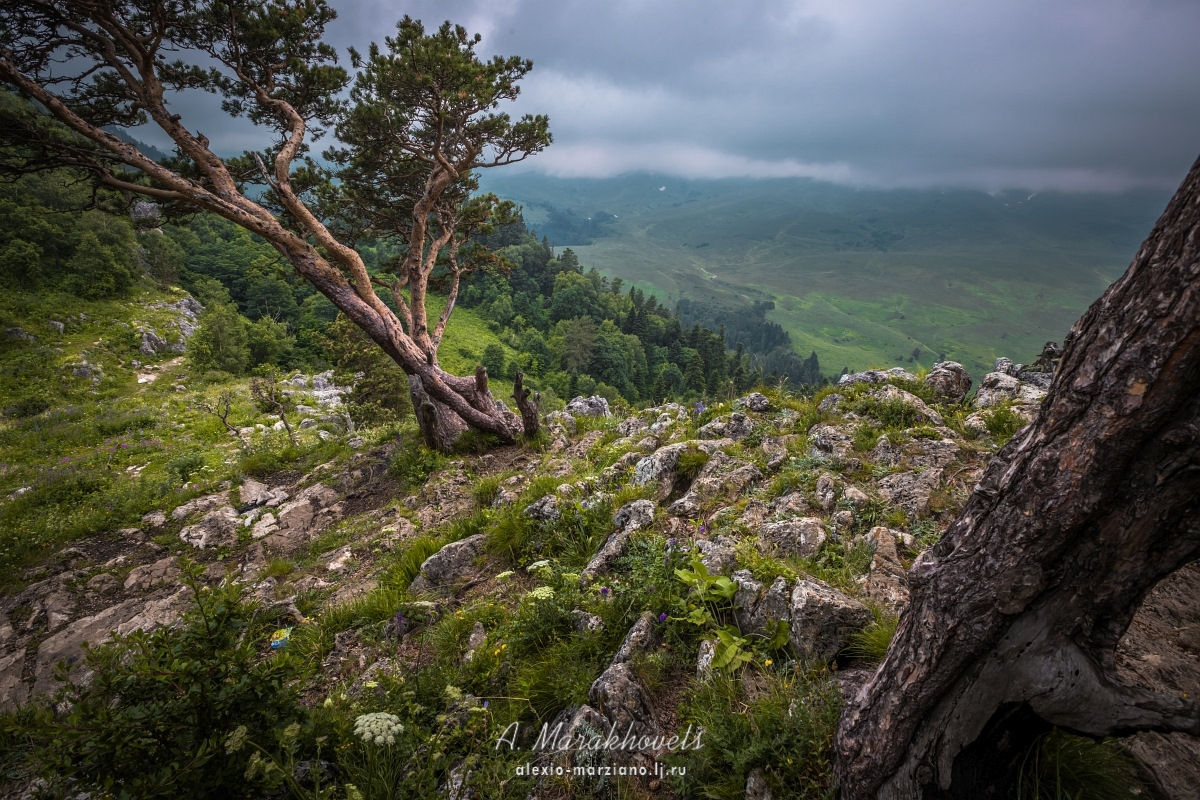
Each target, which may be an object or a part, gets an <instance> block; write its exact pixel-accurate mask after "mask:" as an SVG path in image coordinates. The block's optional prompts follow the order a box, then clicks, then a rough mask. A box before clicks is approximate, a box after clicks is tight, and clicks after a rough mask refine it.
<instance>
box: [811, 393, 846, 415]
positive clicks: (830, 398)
mask: <svg viewBox="0 0 1200 800" xmlns="http://www.w3.org/2000/svg"><path fill="white" fill-rule="evenodd" d="M845 399H846V396H845V395H841V394H838V393H836V392H834V393H833V394H829V395H825V397H824V398H823V399H822V400H821V402H820V403H818V404H817V413H818V414H833V413H835V412H836V411H837V410H838V406H840V405H841V404H842V402H843V401H844V400H845Z"/></svg>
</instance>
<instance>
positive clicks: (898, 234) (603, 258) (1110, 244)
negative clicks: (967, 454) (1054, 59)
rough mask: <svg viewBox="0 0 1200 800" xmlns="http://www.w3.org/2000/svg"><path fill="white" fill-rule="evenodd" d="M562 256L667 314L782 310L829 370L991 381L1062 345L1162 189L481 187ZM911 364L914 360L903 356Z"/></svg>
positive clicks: (636, 179)
mask: <svg viewBox="0 0 1200 800" xmlns="http://www.w3.org/2000/svg"><path fill="white" fill-rule="evenodd" d="M484 188H485V189H486V190H489V191H494V192H496V193H497V194H499V195H501V196H503V197H508V198H511V199H513V200H515V201H517V202H518V203H519V204H521V205H522V206H523V208H524V214H525V219H526V221H527V222H528V223H529V225H530V227H532V228H534V229H536V231H537V232H538V235H539V236H542V235H545V236H546V237H547V238H548V239H549V241H550V242H551V243H552V244H553V245H555V246H570V247H572V248H573V249H574V250H575V251H576V252H577V253H578V254H579V258H580V261H581V262H582V263H583V264H584V265H586V266H589V267H591V266H595V267H596V268H597V269H599V270H600V271H601V272H603V273H605V274H609V275H614V276H619V277H622V278H624V279H625V280H627V281H631V282H633V283H635V284H636V285H638V286H640V287H643V288H644V289H646V290H648V291H654V292H656V293H657V294H658V295H659V296H660V297H665V298H667V299H668V302H669V303H672V304H673V303H674V302H677V301H678V300H679V299H680V298H681V297H686V298H688V299H691V300H713V301H722V300H723V301H726V302H729V301H737V302H738V303H741V304H744V303H746V302H747V301H768V300H769V301H773V302H775V304H776V308H775V310H774V311H772V312H770V315H769V318H770V319H772V320H774V321H776V322H778V323H779V324H780V325H782V326H783V327H784V329H786V330H787V331H788V332H789V333H790V334H791V336H792V339H793V341H794V343H795V346H796V350H797V351H798V352H800V353H807V352H809V351H810V350H813V351H816V352H817V353H818V354H819V356H820V358H821V362H822V364H823V366H825V368H826V370H827V371H828V370H829V369H830V368H833V369H835V370H836V369H840V368H841V367H843V366H845V367H847V368H849V369H852V370H853V369H860V368H864V367H866V366H869V365H872V364H879V363H886V362H905V363H913V364H923V365H926V366H928V365H930V364H932V363H933V362H934V361H937V360H939V359H941V358H943V357H944V358H951V359H954V360H958V361H962V362H963V363H965V364H967V366H968V367H969V368H970V369H971V370H972V371H973V372H976V373H979V372H980V371H986V369H987V368H989V367H990V366H991V362H992V361H993V360H994V359H995V358H996V357H997V356H998V355H1001V354H1002V351H1003V352H1013V351H1017V352H1034V353H1036V352H1038V351H1040V349H1041V345H1042V344H1043V343H1044V342H1045V341H1047V340H1051V339H1061V338H1062V336H1063V335H1064V334H1065V332H1066V330H1067V329H1068V328H1069V327H1070V325H1071V324H1072V323H1073V322H1074V320H1075V319H1077V318H1078V316H1079V314H1080V313H1081V312H1082V311H1083V310H1084V309H1085V308H1086V307H1087V306H1088V305H1089V304H1090V303H1091V302H1092V300H1093V299H1094V298H1096V297H1097V296H1099V294H1100V292H1101V291H1102V290H1103V289H1104V287H1105V286H1107V285H1108V283H1110V282H1111V281H1112V280H1114V279H1115V278H1116V277H1117V276H1119V275H1120V274H1121V273H1122V272H1123V271H1124V269H1125V267H1126V266H1127V265H1128V263H1129V260H1130V258H1132V256H1133V254H1134V253H1135V252H1136V250H1137V247H1138V245H1139V244H1140V243H1141V241H1142V239H1143V237H1144V236H1145V232H1146V231H1147V230H1148V229H1149V228H1150V227H1151V226H1152V225H1153V222H1154V220H1155V219H1156V218H1157V216H1158V214H1159V213H1160V212H1161V210H1162V208H1163V205H1164V204H1165V202H1166V199H1167V196H1168V194H1169V193H1168V192H1166V191H1162V190H1134V191H1128V192H1123V193H1119V194H1099V193H1088V194H1083V193H1080V194H1070V193H1063V192H1029V191H1015V190H1014V191H1007V192H1001V193H996V194H988V193H985V192H982V191H972V190H965V189H855V188H852V187H845V186H837V185H834V184H828V183H821V182H817V181H812V180H804V179H771V180H750V179H722V180H688V179H681V178H672V177H668V176H664V175H653V174H635V175H626V176H621V177H616V178H607V179H565V178H550V177H546V176H542V175H537V174H533V173H523V174H518V175H508V176H491V175H485V176H484ZM910 359H911V361H910Z"/></svg>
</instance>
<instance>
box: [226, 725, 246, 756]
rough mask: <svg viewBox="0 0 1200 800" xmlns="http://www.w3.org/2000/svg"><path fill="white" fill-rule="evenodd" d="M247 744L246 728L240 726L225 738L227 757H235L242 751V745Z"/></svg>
mask: <svg viewBox="0 0 1200 800" xmlns="http://www.w3.org/2000/svg"><path fill="white" fill-rule="evenodd" d="M245 743H246V726H245V725H238V726H237V727H236V728H234V729H233V733H231V734H229V735H228V736H226V737H225V755H233V754H234V753H236V752H237V751H239V750H241V749H242V745H244V744H245Z"/></svg>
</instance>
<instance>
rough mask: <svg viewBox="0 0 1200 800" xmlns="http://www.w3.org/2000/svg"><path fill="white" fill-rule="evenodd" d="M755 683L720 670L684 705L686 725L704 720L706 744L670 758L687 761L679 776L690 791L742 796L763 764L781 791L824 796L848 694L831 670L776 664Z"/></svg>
mask: <svg viewBox="0 0 1200 800" xmlns="http://www.w3.org/2000/svg"><path fill="white" fill-rule="evenodd" d="M761 683H764V684H765V686H760V688H759V690H758V691H757V692H755V693H754V695H751V693H750V690H749V689H748V688H747V684H746V683H745V682H743V681H742V680H739V679H737V678H732V677H724V676H720V675H718V676H716V677H714V678H713V679H712V680H711V681H708V682H705V683H702V684H700V685H699V687H698V688H697V689H696V690H695V691H694V692H693V694H692V695H691V697H689V698H688V700H687V702H686V703H685V704H684V705H683V707H682V708H681V709H680V718H681V726H682V727H684V728H686V725H687V724H690V725H693V726H695V727H696V728H703V730H704V738H703V746H702V747H700V748H698V749H695V750H692V749H688V750H685V751H681V752H677V753H673V754H671V755H669V756H667V757H665V758H664V759H663V760H664V761H666V762H668V763H670V764H672V765H678V766H682V767H686V769H687V772H686V774H684V775H681V776H678V777H676V778H674V781H675V788H676V790H677V791H678V792H679V794H680V795H682V796H684V797H713V798H741V797H745V794H746V779H747V778H748V777H749V775H750V773H751V772H753V771H754V770H756V769H761V770H762V771H763V776H764V777H765V779H766V781H767V785H768V786H769V787H770V789H771V794H772V795H773V796H775V797H791V798H814V800H816V798H821V799H822V800H823V799H824V798H826V797H828V796H829V794H828V793H829V791H830V788H831V787H830V785H829V781H830V772H831V770H830V748H831V744H832V741H833V733H834V729H835V727H836V726H837V721H838V715H839V713H840V712H841V697H840V695H839V693H838V690H837V687H836V684H834V683H833V682H832V681H831V680H830V679H829V676H828V674H826V673H825V672H821V671H818V672H806V671H805V670H804V669H803V668H796V669H793V670H788V671H782V672H779V673H772V672H768V673H767V674H766V675H765V676H764V678H763V680H762V681H761Z"/></svg>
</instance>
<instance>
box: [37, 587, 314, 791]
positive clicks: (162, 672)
mask: <svg viewBox="0 0 1200 800" xmlns="http://www.w3.org/2000/svg"><path fill="white" fill-rule="evenodd" d="M182 573H183V577H182V580H183V583H184V584H185V585H186V586H188V587H189V589H190V590H191V592H192V595H193V602H194V606H193V608H192V610H191V611H190V612H189V613H188V614H187V616H186V618H185V623H186V624H185V625H183V626H179V627H174V628H160V629H159V630H157V631H155V632H153V633H145V632H143V631H137V632H135V633H132V634H130V635H128V636H124V637H114V639H113V640H112V641H111V642H109V643H106V644H105V645H103V646H101V647H97V648H91V649H89V650H87V652H86V655H85V661H86V664H87V666H88V668H89V670H90V671H91V672H92V673H93V677H92V679H91V681H90V682H89V683H87V684H82V683H75V682H70V683H68V684H67V685H66V686H65V687H64V689H63V690H62V691H61V692H60V694H61V695H63V696H64V697H68V696H69V697H70V699H71V701H72V704H71V706H70V709H71V710H70V712H69V713H68V714H67V715H66V716H64V717H56V716H53V715H51V714H50V712H48V711H46V712H43V713H42V714H40V715H38V716H37V717H36V718H35V719H34V720H32V721H31V722H29V723H28V724H27V727H25V729H24V730H23V731H22V733H23V734H24V736H26V737H28V740H29V741H30V742H32V743H33V744H34V750H35V751H36V752H37V768H38V770H39V771H41V772H42V774H43V776H44V777H46V778H47V780H49V781H50V782H51V783H52V784H53V785H64V782H75V783H77V784H79V785H84V786H92V787H97V788H100V789H102V790H104V791H105V792H114V793H116V795H119V796H121V797H130V798H133V797H138V798H153V797H179V796H181V794H189V793H190V792H191V787H197V786H203V787H205V790H206V791H208V792H212V793H218V794H224V795H225V796H228V797H241V796H246V793H247V792H248V791H251V787H250V786H248V785H247V782H246V780H245V779H244V777H243V776H244V773H245V771H246V767H247V764H248V761H249V754H248V753H246V754H243V755H238V754H232V753H226V751H225V741H226V738H227V737H228V736H229V735H230V734H231V733H232V732H234V731H235V730H236V729H238V728H242V729H243V734H242V735H243V736H244V737H245V738H247V739H248V740H250V741H271V740H272V739H273V738H274V731H275V729H276V727H277V726H280V725H281V724H286V723H288V722H290V721H294V720H296V719H298V718H301V717H302V716H303V710H302V709H301V708H300V706H299V703H298V699H297V697H296V693H295V690H294V689H293V688H292V686H291V679H292V678H293V677H294V672H293V669H292V664H291V662H290V661H289V660H288V659H287V658H269V659H263V658H261V656H260V649H259V646H258V645H259V643H260V640H259V637H258V636H257V635H255V631H254V629H253V628H251V627H250V626H251V625H252V623H253V622H254V614H253V608H252V607H251V606H249V605H247V604H246V603H244V602H243V601H242V597H241V590H240V588H239V587H238V586H237V585H236V584H234V583H232V582H229V583H227V584H223V585H221V586H220V587H218V588H215V589H210V588H209V587H207V586H203V585H202V584H201V582H200V575H201V570H200V568H199V567H197V566H194V565H191V564H184V565H183V567H182ZM258 624H259V625H260V626H262V625H264V624H268V625H269V624H270V623H269V621H260V622H259V623H258ZM262 632H263V633H265V629H264V630H263V631H262ZM59 679H60V680H64V681H65V680H67V676H66V674H65V673H64V672H60V673H59ZM116 795H114V796H116Z"/></svg>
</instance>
